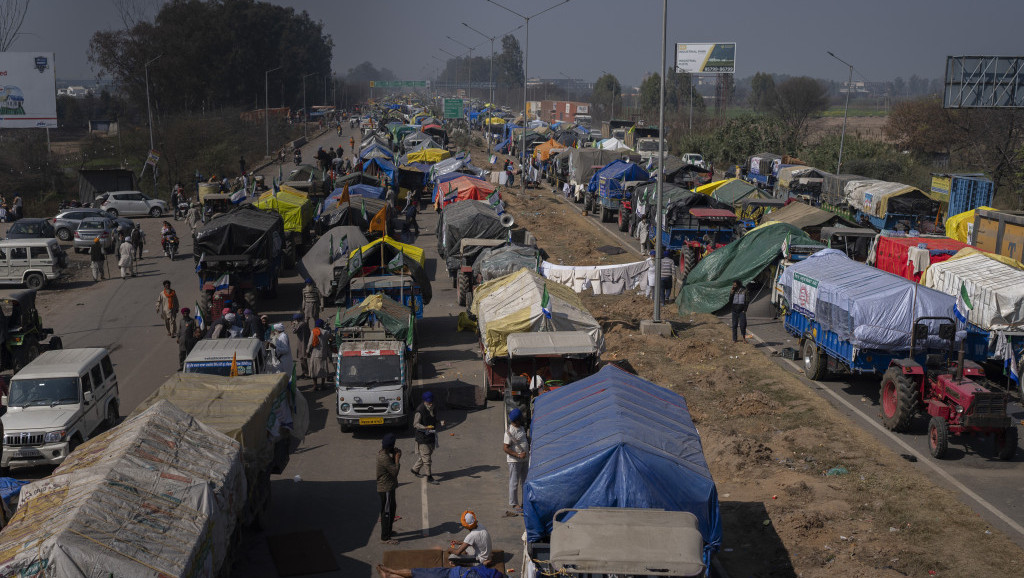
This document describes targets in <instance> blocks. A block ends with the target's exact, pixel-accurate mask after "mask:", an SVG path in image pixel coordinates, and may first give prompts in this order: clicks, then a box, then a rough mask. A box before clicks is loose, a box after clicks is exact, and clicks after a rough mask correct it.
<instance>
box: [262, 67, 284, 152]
mask: <svg viewBox="0 0 1024 578" xmlns="http://www.w3.org/2000/svg"><path fill="white" fill-rule="evenodd" d="M281 68H282V67H280V66H278V67H277V68H271V69H270V70H268V71H266V72H264V73H263V124H264V126H265V127H266V129H267V156H268V157H269V156H270V73H271V72H274V71H277V70H281Z"/></svg>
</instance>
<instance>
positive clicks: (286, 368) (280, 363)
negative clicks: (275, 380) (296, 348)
mask: <svg viewBox="0 0 1024 578" xmlns="http://www.w3.org/2000/svg"><path fill="white" fill-rule="evenodd" d="M270 342H271V343H272V344H273V345H274V355H276V356H277V370H276V373H284V374H286V375H291V374H292V365H293V364H294V362H293V361H292V344H291V341H289V339H288V332H287V331H285V330H284V323H275V324H274V335H271V340H270Z"/></svg>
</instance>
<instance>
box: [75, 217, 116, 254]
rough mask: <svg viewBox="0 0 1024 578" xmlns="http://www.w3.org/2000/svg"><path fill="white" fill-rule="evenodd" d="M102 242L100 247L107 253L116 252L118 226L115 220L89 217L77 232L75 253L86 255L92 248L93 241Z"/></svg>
mask: <svg viewBox="0 0 1024 578" xmlns="http://www.w3.org/2000/svg"><path fill="white" fill-rule="evenodd" d="M97 237H98V238H99V240H100V246H102V247H103V250H104V251H106V252H107V253H113V252H114V246H115V244H116V243H117V241H116V238H117V225H115V224H114V221H113V219H107V218H102V217H87V218H85V219H83V220H82V222H81V223H80V224H79V225H78V230H76V231H75V253H85V252H87V251H88V250H89V247H91V246H92V243H93V240H95V239H96V238H97Z"/></svg>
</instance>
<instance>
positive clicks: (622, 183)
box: [583, 160, 651, 223]
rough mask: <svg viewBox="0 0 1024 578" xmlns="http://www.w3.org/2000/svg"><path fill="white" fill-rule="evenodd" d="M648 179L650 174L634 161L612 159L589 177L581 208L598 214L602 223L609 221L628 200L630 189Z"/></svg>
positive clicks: (630, 195)
mask: <svg viewBox="0 0 1024 578" xmlns="http://www.w3.org/2000/svg"><path fill="white" fill-rule="evenodd" d="M650 180H651V174H650V173H649V172H647V171H646V170H644V169H643V168H641V167H640V166H639V165H637V164H636V163H631V162H628V161H623V160H614V161H612V162H610V163H608V164H607V165H605V166H604V168H602V169H601V170H599V171H597V172H596V173H594V176H592V177H590V183H589V184H588V185H587V196H586V199H585V200H584V202H583V208H584V209H585V210H586V211H587V212H588V213H595V214H599V216H600V219H601V222H602V223H607V222H610V221H612V220H613V219H614V218H615V217H616V215H618V213H619V210H620V209H621V208H622V204H623V202H624V201H626V202H628V201H629V200H630V198H631V197H632V194H633V193H632V190H633V189H635V188H637V187H638V186H641V185H644V184H646V183H648V182H650Z"/></svg>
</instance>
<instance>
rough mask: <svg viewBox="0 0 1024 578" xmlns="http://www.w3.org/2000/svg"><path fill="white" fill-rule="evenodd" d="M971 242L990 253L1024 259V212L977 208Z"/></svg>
mask: <svg viewBox="0 0 1024 578" xmlns="http://www.w3.org/2000/svg"><path fill="white" fill-rule="evenodd" d="M968 237H969V239H970V240H971V244H972V245H974V246H975V247H977V248H978V249H981V250H982V251H988V252H989V253H995V254H997V255H1004V256H1006V257H1009V258H1011V259H1016V260H1018V261H1020V260H1021V259H1024V212H1021V211H997V210H995V209H975V211H974V226H973V230H971V231H970V232H969V235H968Z"/></svg>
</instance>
